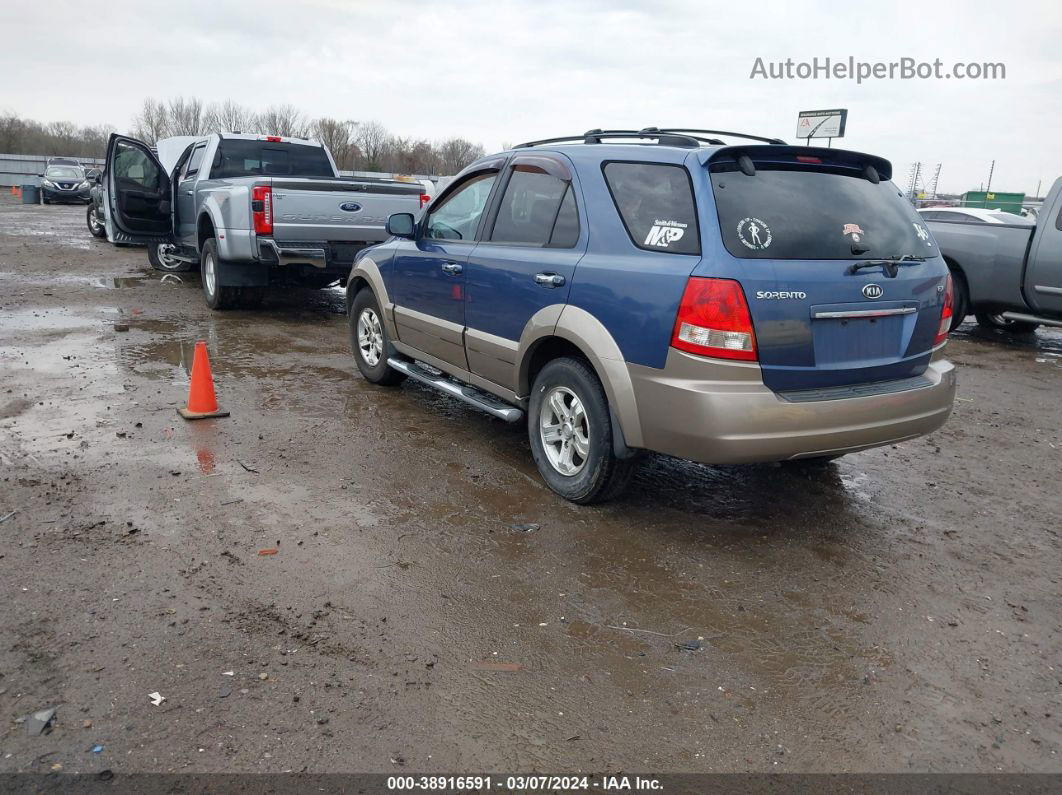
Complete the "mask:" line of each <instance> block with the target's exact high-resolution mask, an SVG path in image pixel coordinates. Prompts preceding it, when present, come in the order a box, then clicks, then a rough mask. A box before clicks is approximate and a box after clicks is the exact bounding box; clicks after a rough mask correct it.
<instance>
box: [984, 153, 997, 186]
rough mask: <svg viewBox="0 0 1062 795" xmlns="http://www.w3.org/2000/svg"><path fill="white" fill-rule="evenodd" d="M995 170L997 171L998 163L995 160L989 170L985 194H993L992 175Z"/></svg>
mask: <svg viewBox="0 0 1062 795" xmlns="http://www.w3.org/2000/svg"><path fill="white" fill-rule="evenodd" d="M995 170H996V161H995V160H993V161H992V165H991V166H989V168H988V185H987V186H986V187H985V193H991V192H992V174H993V173H994V172H995Z"/></svg>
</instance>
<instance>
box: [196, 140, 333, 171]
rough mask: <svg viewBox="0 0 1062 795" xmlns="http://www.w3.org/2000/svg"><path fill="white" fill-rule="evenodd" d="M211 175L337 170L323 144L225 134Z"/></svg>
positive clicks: (215, 157) (215, 156)
mask: <svg viewBox="0 0 1062 795" xmlns="http://www.w3.org/2000/svg"><path fill="white" fill-rule="evenodd" d="M210 176H211V177H212V178H213V179H226V178H228V177H258V176H276V177H334V176H335V172H334V171H333V170H332V164H331V163H330V162H329V160H328V155H326V154H325V150H324V149H323V148H322V147H320V146H308V145H306V144H290V143H276V142H274V141H246V140H240V139H234V138H223V139H222V140H221V143H220V145H219V146H218V151H217V153H216V154H215V155H214V166H213V167H212V168H211V169H210Z"/></svg>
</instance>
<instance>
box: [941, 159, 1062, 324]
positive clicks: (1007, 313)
mask: <svg viewBox="0 0 1062 795" xmlns="http://www.w3.org/2000/svg"><path fill="white" fill-rule="evenodd" d="M941 209H943V208H941ZM948 215H950V216H953V215H954V214H948ZM934 216H935V214H934V213H933V212H932V211H930V210H926V211H924V212H923V213H922V217H923V218H924V219H925V220H926V225H927V226H928V227H929V228H930V230H932V232H933V236H934V237H935V238H936V241H937V245H938V246H939V247H940V253H941V254H943V255H944V259H945V261H946V262H947V263H948V267H949V268H950V269H951V275H952V283H953V284H954V301H955V312H954V315H953V318H954V320H953V321H952V327H954V326H957V325H958V324H959V323H961V322H962V321H963V319H964V318H965V317H966V315H969V314H974V315H976V317H977V322H978V323H979V324H980V325H982V326H985V327H987V328H998V329H1005V330H1007V331H1011V332H1013V333H1016V334H1029V333H1031V332H1033V331H1035V330H1036V329H1037V328H1038V327H1039V326H1041V325H1046V326H1062V178H1060V179H1057V180H1055V184H1054V185H1053V186H1052V187H1051V191H1050V192H1049V193H1048V194H1047V198H1046V199H1045V200H1044V205H1043V208H1042V209H1041V211H1040V213H1039V216H1038V223H1037V224H1036V226H1029V225H1024V224H1023V225H1019V224H1000V223H981V222H978V221H976V220H973V219H971V220H970V221H945V220H942V219H943V218H944V217H945V214H944V213H941V219H937V218H935V217H934Z"/></svg>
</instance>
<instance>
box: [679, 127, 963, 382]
mask: <svg viewBox="0 0 1062 795" xmlns="http://www.w3.org/2000/svg"><path fill="white" fill-rule="evenodd" d="M705 166H706V168H707V169H708V177H709V181H710V184H711V187H712V192H713V194H714V196H715V203H716V210H717V212H718V216H719V224H720V228H721V233H722V234H721V240H720V241H719V245H718V248H717V250H716V251H714V252H712V251H709V250H706V251H705V259H704V260H703V261H702V262H701V264H700V266H698V268H697V271H695V273H694V275H695V276H710V277H725V278H731V279H734V280H736V281H738V282H739V283H740V284H741V286H742V288H743V290H744V293H745V298H746V301H747V303H748V307H749V313H750V315H751V319H752V325H753V329H754V331H755V340H756V353H757V358H758V360H759V364H760V367H761V369H762V372H763V381H764V384H766V385H767V386H768V387H769V388H771V389H773V390H775V391H779V392H789V391H803V390H821V389H824V388H831V387H845V386H850V385H855V384H866V383H870V382H878V381H894V380H900V379H908V378H915V377H917V376H919V375H920V374H921V373H922V372H923V371H924V370H925V368H926V366H927V365H928V363H929V358H930V355H931V353H932V350H933V347H934V345H935V344H936V340H937V339H938V330H939V327H940V322H941V311H942V308H943V305H944V300H945V293H946V290H947V281H948V275H947V273H948V271H947V267H946V265H945V264H944V262H943V260H942V259H941V258H940V255H939V252H938V251H937V249H936V246H935V245H934V243H933V238H932V236H931V235H930V234H929V232H928V231H927V230H926V227H925V225H924V224H923V222H922V219H921V218H920V217H919V216H918V215H917V214H916V213H915V211H914V209H913V208H912V207H911V205H910V204H909V203H908V202H907V201H905V200H904V198H903V196H902V195H901V194H900V192H899V191H898V190H897V188H896V186H895V185H893V184H892V183H891V182H889V181H888V179H889V177H890V176H891V166H890V165H889V163H888V161H885V160H882V159H880V158H876V157H872V156H869V155H863V154H859V153H856V152H846V151H843V150H836V149H813V148H806V147H800V148H794V147H782V146H763V147H761V146H748V147H732V148H726V149H721V150H717V151H716V152H713V153H711V154H710V155H708V156H707V158H706V163H705Z"/></svg>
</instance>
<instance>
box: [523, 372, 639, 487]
mask: <svg viewBox="0 0 1062 795" xmlns="http://www.w3.org/2000/svg"><path fill="white" fill-rule="evenodd" d="M527 430H528V435H529V436H530V439H531V454H532V455H533V456H534V459H535V464H536V465H537V466H538V471H539V474H541V475H542V479H543V480H545V481H546V485H548V486H549V487H550V488H551V489H553V491H555V492H557V494H559V495H560V496H562V497H564V498H565V499H566V500H570V501H571V502H574V503H578V504H580V505H588V504H590V503H595V502H605V501H607V500H610V499H612V498H614V497H615V496H617V495H618V494H619V493H620V492H621V491H623V489H624V488H625V487H626V486H627V484H628V483H629V482H630V479H631V475H632V474H634V470H635V467H636V461H635V459H625V460H621V459H619V458H616V455H615V453H613V450H612V421H611V418H610V416H609V410H608V398H607V397H606V395H605V390H604V388H603V387H602V386H601V381H600V380H598V377H597V375H596V374H595V373H594V371H593V370H592V369H591V368H590V367H589V366H588V365H587V363H586V362H584V361H582V360H581V359H575V358H568V357H565V358H561V359H554V360H553V361H551V362H549V363H548V364H547V365H546V366H545V367H543V368H542V370H541V371H540V372H539V373H538V375H537V376H536V378H535V383H534V386H533V387H532V389H531V400H530V405H529V406H528V412H527Z"/></svg>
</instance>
